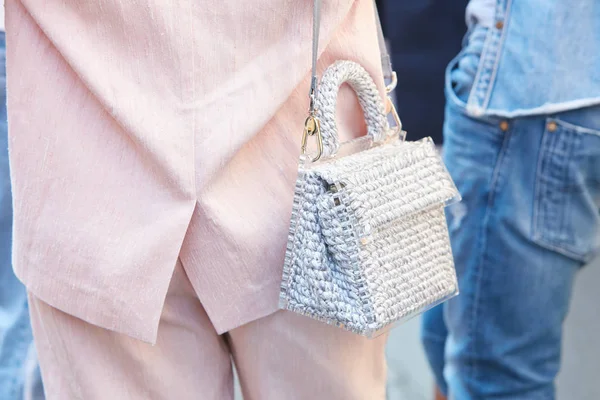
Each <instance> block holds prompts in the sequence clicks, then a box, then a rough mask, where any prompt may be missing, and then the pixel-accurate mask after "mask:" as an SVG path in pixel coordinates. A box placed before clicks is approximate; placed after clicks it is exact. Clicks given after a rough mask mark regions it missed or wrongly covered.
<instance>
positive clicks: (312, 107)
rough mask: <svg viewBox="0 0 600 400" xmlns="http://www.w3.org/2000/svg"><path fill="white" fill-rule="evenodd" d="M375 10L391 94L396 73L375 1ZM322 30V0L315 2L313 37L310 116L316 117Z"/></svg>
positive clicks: (384, 70) (386, 82) (380, 47)
mask: <svg viewBox="0 0 600 400" xmlns="http://www.w3.org/2000/svg"><path fill="white" fill-rule="evenodd" d="M373 9H374V10H375V22H376V24H377V41H378V44H379V51H380V53H381V68H382V70H383V77H384V80H385V84H386V91H387V92H388V93H390V92H391V91H392V90H394V88H395V87H396V83H397V80H396V73H395V72H394V71H393V69H392V62H391V58H390V55H389V53H388V51H387V47H386V45H385V38H384V36H383V29H382V27H381V20H380V19H379V13H378V12H377V4H376V3H375V0H373ZM320 28H321V0H314V1H313V36H312V72H311V79H310V92H309V98H310V106H309V107H310V108H309V113H310V115H314V112H315V100H316V93H317V85H318V78H317V58H318V56H319V31H320Z"/></svg>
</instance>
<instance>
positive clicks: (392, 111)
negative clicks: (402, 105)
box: [385, 96, 402, 131]
mask: <svg viewBox="0 0 600 400" xmlns="http://www.w3.org/2000/svg"><path fill="white" fill-rule="evenodd" d="M385 111H386V113H387V114H392V118H394V122H395V123H396V128H397V129H398V130H399V131H402V121H400V117H399V116H398V111H396V106H394V102H393V101H392V98H391V97H390V96H388V97H387V102H386V110H385Z"/></svg>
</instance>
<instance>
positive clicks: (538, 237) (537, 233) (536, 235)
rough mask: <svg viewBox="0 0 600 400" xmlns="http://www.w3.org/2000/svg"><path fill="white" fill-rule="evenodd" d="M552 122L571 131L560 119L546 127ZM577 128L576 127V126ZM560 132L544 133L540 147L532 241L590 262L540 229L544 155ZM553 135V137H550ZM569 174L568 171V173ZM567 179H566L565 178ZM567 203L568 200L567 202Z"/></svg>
mask: <svg viewBox="0 0 600 400" xmlns="http://www.w3.org/2000/svg"><path fill="white" fill-rule="evenodd" d="M550 121H554V122H556V123H557V124H559V126H561V127H562V128H565V129H568V130H570V129H571V126H573V125H571V124H568V123H565V122H563V121H560V120H559V119H556V118H547V119H546V125H547V123H548V122H550ZM574 127H575V128H576V126H574ZM558 134H559V132H553V133H551V134H549V133H548V132H547V130H545V131H544V137H543V139H542V143H541V146H540V153H539V159H538V165H537V168H536V178H535V198H534V202H535V203H534V207H533V216H532V221H531V225H532V233H533V234H532V239H533V240H534V241H535V242H536V244H538V245H540V246H542V247H544V248H546V249H549V250H552V251H554V252H556V253H559V254H562V255H564V256H567V257H570V258H573V259H575V260H579V261H582V262H588V261H589V260H590V256H587V257H586V256H585V255H583V254H578V253H576V252H574V251H572V250H570V249H568V248H566V247H565V246H563V245H560V244H559V243H554V241H553V240H550V239H546V238H545V237H544V236H543V235H542V233H541V232H542V231H543V230H544V229H543V226H542V227H540V225H543V224H541V223H540V221H541V219H542V218H543V214H542V213H541V211H540V208H541V203H542V199H543V198H544V196H543V193H542V192H543V190H542V189H543V187H542V186H544V185H542V184H541V179H540V177H541V176H542V169H543V164H544V160H545V159H544V154H545V153H547V152H549V151H550V148H553V147H554V145H553V144H552V143H548V142H549V141H550V139H552V138H554V137H556V135H558ZM549 135H552V136H549ZM573 148H574V147H573V144H572V143H570V147H569V154H572V152H573ZM566 173H568V171H567V172H566ZM563 179H565V178H563ZM566 179H568V176H567V177H566ZM565 201H566V200H565ZM564 206H565V207H566V206H567V205H566V204H565V205H564ZM559 222H560V224H561V226H560V227H559V231H562V230H564V229H565V226H564V223H565V222H564V218H563V219H562V220H561V221H559Z"/></svg>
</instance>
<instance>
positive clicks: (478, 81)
mask: <svg viewBox="0 0 600 400" xmlns="http://www.w3.org/2000/svg"><path fill="white" fill-rule="evenodd" d="M492 29H493V28H489V29H488V31H487V33H486V35H485V42H484V44H483V51H482V53H481V56H480V58H479V65H478V66H477V72H476V73H475V79H474V80H473V86H472V87H471V91H470V93H469V97H468V98H467V102H466V105H467V106H471V105H473V104H474V105H475V106H476V107H479V106H480V104H479V96H478V92H479V90H480V89H479V88H480V86H482V85H484V84H483V82H482V76H481V75H482V74H483V70H485V60H486V58H487V53H488V52H489V49H490V47H491V45H492V43H491V42H492V39H493V35H494V32H493V30H492ZM463 51H464V50H463ZM461 54H462V51H461Z"/></svg>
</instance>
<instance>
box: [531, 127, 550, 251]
mask: <svg viewBox="0 0 600 400" xmlns="http://www.w3.org/2000/svg"><path fill="white" fill-rule="evenodd" d="M546 125H547V124H546ZM547 139H548V136H547V135H546V132H545V131H544V136H543V137H542V143H541V146H540V152H539V154H538V161H537V168H536V172H535V196H534V198H533V201H534V203H533V218H532V220H531V225H532V226H531V230H532V233H533V235H532V236H533V239H534V240H536V241H539V240H540V233H539V226H538V225H539V224H538V221H539V213H540V210H539V208H540V199H541V197H542V196H541V191H542V188H541V186H542V184H541V182H540V176H541V172H542V166H543V163H544V157H543V154H542V152H543V150H544V149H545V148H546V141H547Z"/></svg>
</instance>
